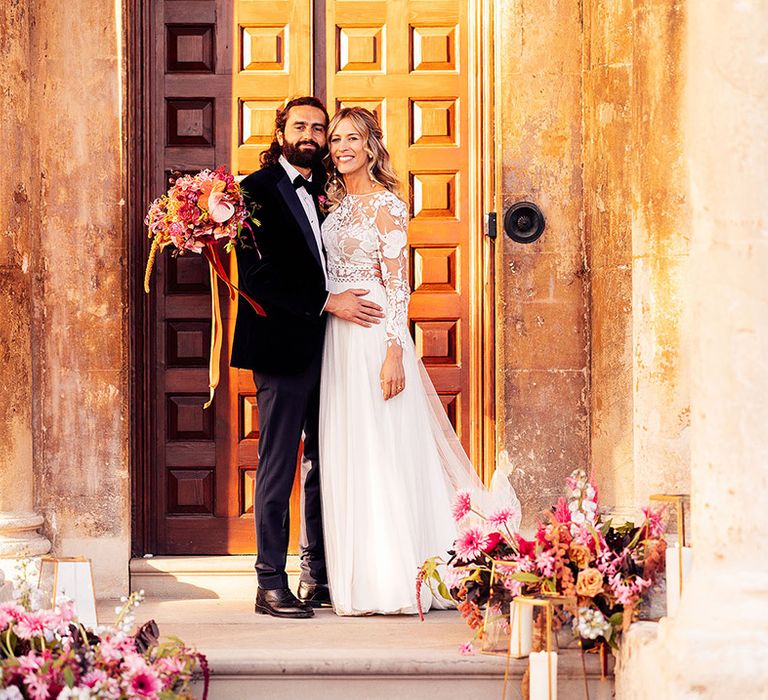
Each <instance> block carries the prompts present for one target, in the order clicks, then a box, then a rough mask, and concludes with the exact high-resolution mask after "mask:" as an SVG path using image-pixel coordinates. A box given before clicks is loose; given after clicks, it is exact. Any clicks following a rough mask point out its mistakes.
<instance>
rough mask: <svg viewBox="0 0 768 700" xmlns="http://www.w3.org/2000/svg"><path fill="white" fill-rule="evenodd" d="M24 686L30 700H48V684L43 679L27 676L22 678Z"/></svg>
mask: <svg viewBox="0 0 768 700" xmlns="http://www.w3.org/2000/svg"><path fill="white" fill-rule="evenodd" d="M24 685H25V686H27V693H28V695H29V697H30V698H32V700H48V682H47V681H46V680H45V679H43V678H40V677H39V676H35V675H32V674H28V675H26V676H25V677H24Z"/></svg>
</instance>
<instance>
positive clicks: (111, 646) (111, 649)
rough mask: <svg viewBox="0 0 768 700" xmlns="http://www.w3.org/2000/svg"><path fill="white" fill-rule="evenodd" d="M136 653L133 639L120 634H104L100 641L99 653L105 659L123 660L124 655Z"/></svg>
mask: <svg viewBox="0 0 768 700" xmlns="http://www.w3.org/2000/svg"><path fill="white" fill-rule="evenodd" d="M135 653H136V647H135V645H134V643H133V640H131V639H129V638H127V637H121V636H120V635H117V634H115V635H110V636H104V637H102V638H101V641H100V642H99V654H100V655H101V657H102V658H103V659H104V660H105V661H121V660H122V659H123V657H125V656H127V655H130V654H134V655H135Z"/></svg>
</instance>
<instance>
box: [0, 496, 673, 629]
mask: <svg viewBox="0 0 768 700" xmlns="http://www.w3.org/2000/svg"><path fill="white" fill-rule="evenodd" d="M661 513H662V511H661V510H653V509H651V508H648V507H646V508H643V515H644V516H645V520H646V524H647V530H646V533H645V536H646V538H647V539H651V540H656V539H658V538H659V537H661V536H662V535H663V534H664V524H663V523H662V522H661ZM0 626H1V625H0Z"/></svg>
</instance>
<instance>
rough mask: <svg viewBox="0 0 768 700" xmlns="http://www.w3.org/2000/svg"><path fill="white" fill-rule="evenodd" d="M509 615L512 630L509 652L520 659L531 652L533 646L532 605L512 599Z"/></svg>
mask: <svg viewBox="0 0 768 700" xmlns="http://www.w3.org/2000/svg"><path fill="white" fill-rule="evenodd" d="M509 617H510V627H511V630H512V637H511V639H510V640H509V641H510V645H509V649H510V652H509V653H510V654H511V655H512V657H513V658H515V659H521V658H523V657H524V656H528V654H530V653H531V647H532V646H533V606H532V605H526V604H525V603H515V602H514V601H513V602H512V605H511V606H510V609H509Z"/></svg>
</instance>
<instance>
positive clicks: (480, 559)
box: [417, 470, 666, 653]
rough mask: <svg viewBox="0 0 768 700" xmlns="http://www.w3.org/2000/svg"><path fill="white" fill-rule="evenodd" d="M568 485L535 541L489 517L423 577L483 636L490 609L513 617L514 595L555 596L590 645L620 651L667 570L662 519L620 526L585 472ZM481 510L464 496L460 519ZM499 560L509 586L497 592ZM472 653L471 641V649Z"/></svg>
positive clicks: (429, 564)
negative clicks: (567, 604)
mask: <svg viewBox="0 0 768 700" xmlns="http://www.w3.org/2000/svg"><path fill="white" fill-rule="evenodd" d="M566 487H567V494H568V495H567V497H561V498H560V499H559V500H558V501H557V503H556V505H555V506H554V507H553V508H551V510H549V511H547V513H546V518H545V520H544V521H543V522H540V523H539V525H538V528H537V530H536V534H535V535H534V537H533V539H531V540H528V539H525V538H524V537H522V536H521V535H520V534H518V533H515V534H514V535H512V533H510V532H508V531H507V530H506V528H505V526H504V521H503V520H500V519H499V518H498V517H493V516H492V517H489V518H484V519H483V520H484V522H483V524H482V525H480V526H478V525H477V524H472V523H470V524H468V525H466V526H465V527H464V528H463V529H462V530H461V532H460V534H459V537H458V539H457V540H456V543H455V547H454V550H453V551H452V552H450V557H449V559H448V560H447V562H443V560H442V559H441V558H440V557H433V558H432V559H429V560H427V561H426V562H425V564H424V566H423V567H422V569H421V571H420V573H419V579H420V580H426V581H428V582H430V585H435V584H437V586H438V588H439V590H440V592H442V593H443V594H445V593H449V594H450V597H451V598H452V599H453V600H454V601H455V602H456V604H457V607H458V609H459V610H460V611H461V613H462V615H463V616H464V618H465V619H466V621H467V623H468V624H469V626H470V627H471V628H472V629H473V630H475V638H476V639H477V638H479V637H480V636H481V635H482V626H483V620H484V614H483V610H482V609H483V608H485V607H487V606H490V608H491V610H492V611H493V612H494V613H496V614H497V616H498V617H500V618H501V619H508V615H509V609H510V603H511V601H512V599H513V598H514V597H516V596H520V595H525V596H547V595H554V596H565V597H569V598H572V599H573V600H575V601H576V602H575V605H574V606H573V607H572V609H570V610H566V611H565V613H564V615H565V617H566V621H570V623H571V625H572V627H573V631H574V634H575V636H577V637H578V638H580V640H581V642H582V646H583V647H584V648H589V647H591V646H595V645H598V644H602V643H606V644H608V645H610V646H612V647H614V648H616V647H617V646H618V641H619V638H620V634H621V632H622V631H623V630H624V629H626V627H628V626H629V624H630V622H631V621H632V619H633V617H634V616H635V614H636V611H637V606H638V603H639V602H640V600H641V598H642V596H643V594H644V593H645V592H646V591H648V590H649V589H650V588H651V587H652V585H653V584H654V582H655V580H656V577H657V575H658V573H659V572H660V570H661V569H663V567H664V552H665V549H666V542H665V541H664V539H663V529H664V528H663V525H662V514H661V512H655V511H651V510H650V509H648V508H645V509H643V522H642V523H641V524H640V525H637V526H636V525H634V524H633V523H630V522H627V523H623V524H614V523H613V522H612V521H611V520H610V519H607V518H606V517H605V516H603V515H602V514H601V513H600V508H599V506H598V495H597V489H596V488H595V486H594V484H593V483H591V482H590V480H589V479H588V478H587V475H586V473H585V472H584V470H576V471H574V472H573V473H572V474H571V476H570V477H569V478H568V479H567V481H566ZM473 513H474V511H473V509H472V504H471V502H469V501H468V500H467V498H466V495H465V494H460V495H459V496H458V498H457V500H456V505H455V508H454V516H455V517H456V520H457V522H459V523H462V522H463V521H464V519H465V518H466V517H467V516H468V515H471V514H473ZM476 515H477V514H476ZM494 563H495V567H496V576H497V580H498V581H500V583H501V585H496V586H494V587H493V589H492V588H491V571H492V567H493V565H494ZM443 565H445V568H444V569H443ZM417 585H420V584H417ZM446 597H447V596H446ZM470 651H471V643H470V644H468V645H465V647H464V652H465V653H467V652H470Z"/></svg>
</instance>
